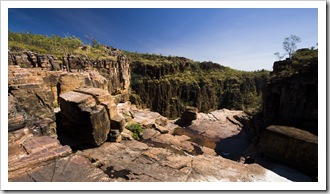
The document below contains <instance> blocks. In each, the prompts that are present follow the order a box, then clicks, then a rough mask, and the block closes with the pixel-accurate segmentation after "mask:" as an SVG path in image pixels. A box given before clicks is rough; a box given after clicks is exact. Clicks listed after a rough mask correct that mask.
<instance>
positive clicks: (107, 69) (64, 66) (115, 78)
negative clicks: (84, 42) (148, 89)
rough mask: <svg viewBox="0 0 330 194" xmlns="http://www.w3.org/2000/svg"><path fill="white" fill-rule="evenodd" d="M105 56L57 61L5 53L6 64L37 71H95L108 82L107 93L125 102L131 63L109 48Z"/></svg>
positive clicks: (35, 56) (64, 57)
mask: <svg viewBox="0 0 330 194" xmlns="http://www.w3.org/2000/svg"><path fill="white" fill-rule="evenodd" d="M104 52H106V54H107V55H108V58H105V59H98V60H93V59H91V58H89V57H88V56H82V55H68V56H62V57H60V58H58V57H56V56H54V55H49V54H38V53H33V52H30V51H10V52H9V53H8V64H9V65H18V66H20V67H25V68H35V67H39V68H42V69H43V70H48V71H50V70H51V71H58V70H65V71H68V72H86V71H88V72H90V71H91V70H93V69H97V70H98V72H100V73H101V74H102V75H103V76H104V77H106V78H107V79H108V82H107V85H106V89H108V91H109V92H110V93H111V94H112V95H120V96H118V99H119V100H121V101H123V102H125V101H127V100H128V98H129V97H128V93H129V88H130V61H129V59H128V58H127V57H126V56H125V55H123V54H122V52H120V51H119V50H118V49H111V48H110V47H108V48H105V51H104ZM90 78H91V79H92V80H93V79H94V78H96V77H94V76H93V75H90ZM68 79H69V78H68ZM71 79H75V80H76V79H78V78H77V77H75V76H73V78H71ZM96 79H97V78H96ZM82 81H83V80H82ZM103 82H104V81H102V82H101V83H103ZM96 84H97V83H96ZM101 85H102V84H101ZM95 87H100V86H95Z"/></svg>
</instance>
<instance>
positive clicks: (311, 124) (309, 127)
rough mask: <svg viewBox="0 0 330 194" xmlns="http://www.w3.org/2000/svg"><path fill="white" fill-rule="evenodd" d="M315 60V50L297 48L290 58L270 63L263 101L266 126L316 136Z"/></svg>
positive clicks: (316, 70) (316, 85)
mask: <svg viewBox="0 0 330 194" xmlns="http://www.w3.org/2000/svg"><path fill="white" fill-rule="evenodd" d="M317 59H318V58H317V51H312V50H311V51H310V50H308V49H301V50H298V51H297V53H296V54H295V55H294V56H293V58H291V59H286V60H284V61H277V62H275V63H274V67H273V72H272V74H271V77H270V79H269V81H268V82H267V86H266V88H265V92H264V99H263V114H264V117H265V119H266V120H267V122H268V123H271V124H276V125H287V126H293V127H297V128H301V129H304V130H306V131H309V132H311V133H313V134H317V129H318V125H317V122H318V119H317V118H318V68H317V67H318V60H317Z"/></svg>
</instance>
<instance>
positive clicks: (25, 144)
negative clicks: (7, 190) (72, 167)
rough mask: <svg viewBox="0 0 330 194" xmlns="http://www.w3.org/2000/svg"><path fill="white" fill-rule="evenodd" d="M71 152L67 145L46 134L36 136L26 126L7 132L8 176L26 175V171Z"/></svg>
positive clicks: (11, 177)
mask: <svg viewBox="0 0 330 194" xmlns="http://www.w3.org/2000/svg"><path fill="white" fill-rule="evenodd" d="M69 154H71V149H70V147H69V146H62V145H61V144H60V143H59V141H58V140H56V139H54V138H51V137H48V136H36V135H34V134H33V133H31V131H30V130H29V129H28V128H23V129H20V130H16V131H14V132H10V133H9V134H8V178H9V181H11V180H12V179H14V178H15V177H20V176H24V175H26V172H27V171H30V170H33V169H36V168H38V167H40V166H44V165H47V164H49V163H51V162H53V161H55V160H57V159H59V158H61V157H64V156H67V155H69Z"/></svg>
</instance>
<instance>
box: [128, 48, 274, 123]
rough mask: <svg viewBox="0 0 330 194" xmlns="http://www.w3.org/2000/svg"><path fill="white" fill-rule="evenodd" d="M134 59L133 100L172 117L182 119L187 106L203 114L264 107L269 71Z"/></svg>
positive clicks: (153, 58)
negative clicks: (238, 69) (224, 109)
mask: <svg viewBox="0 0 330 194" xmlns="http://www.w3.org/2000/svg"><path fill="white" fill-rule="evenodd" d="M129 56H131V66H132V67H131V68H132V83H131V85H132V95H131V101H132V102H134V103H137V104H139V103H141V104H144V105H145V106H146V107H149V108H151V110H154V111H157V112H159V113H161V114H162V115H164V116H166V117H169V118H177V117H179V116H181V114H182V112H183V111H184V110H185V107H186V106H193V107H197V108H198V110H200V111H201V112H208V111H210V110H215V109H221V108H228V109H239V110H246V109H258V108H261V107H259V105H260V104H261V98H262V97H261V96H262V90H263V89H264V87H265V83H266V80H267V78H268V72H267V71H258V72H242V71H237V70H233V69H230V68H228V67H224V66H221V65H219V64H216V63H212V62H202V63H200V62H194V61H192V60H189V59H186V58H183V57H163V56H157V55H141V56H137V55H134V54H131V55H129Z"/></svg>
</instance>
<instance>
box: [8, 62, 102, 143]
mask: <svg viewBox="0 0 330 194" xmlns="http://www.w3.org/2000/svg"><path fill="white" fill-rule="evenodd" d="M82 86H91V87H99V88H102V89H108V81H107V80H106V79H105V78H104V77H103V76H101V75H100V74H99V73H98V72H96V71H90V72H80V73H69V72H65V71H46V70H42V69H40V68H21V67H19V66H9V67H8V91H9V94H8V102H9V103H8V119H9V120H8V121H9V123H8V125H9V128H8V129H9V130H16V129H19V128H22V127H25V126H27V127H28V128H30V129H31V130H34V132H35V133H39V134H44V135H49V136H51V137H56V136H57V134H56V133H57V132H56V123H55V114H54V108H57V107H58V105H59V103H58V97H59V95H60V94H62V93H65V92H68V91H72V90H74V89H76V88H79V87H82Z"/></svg>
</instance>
